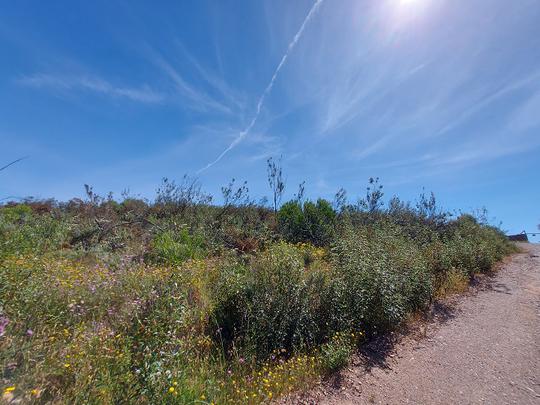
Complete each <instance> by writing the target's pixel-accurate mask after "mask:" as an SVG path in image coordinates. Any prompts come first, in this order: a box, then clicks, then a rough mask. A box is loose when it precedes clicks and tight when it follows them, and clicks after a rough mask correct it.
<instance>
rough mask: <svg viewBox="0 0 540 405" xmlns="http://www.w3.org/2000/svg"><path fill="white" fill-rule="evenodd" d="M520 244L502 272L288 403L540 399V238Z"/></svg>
mask: <svg viewBox="0 0 540 405" xmlns="http://www.w3.org/2000/svg"><path fill="white" fill-rule="evenodd" d="M520 247H522V248H523V249H524V253H521V254H517V255H515V256H513V257H511V258H510V259H509V260H507V262H506V263H505V264H504V265H502V266H501V269H500V271H499V272H498V273H497V274H496V276H494V277H492V278H486V279H483V280H482V281H480V282H479V283H478V285H477V286H476V287H473V288H471V291H470V292H469V293H468V294H466V295H465V296H462V297H459V298H454V299H453V300H449V301H448V302H445V303H443V304H441V303H440V304H437V305H435V306H434V308H433V310H432V316H431V317H430V320H429V321H428V322H421V323H420V324H417V325H416V326H415V327H414V333H407V334H405V335H400V336H388V337H385V338H381V339H379V341H376V342H373V343H372V344H370V345H368V347H366V348H365V349H363V353H361V354H359V355H358V356H357V357H356V358H355V359H354V360H353V362H352V364H351V366H350V367H349V368H348V369H345V370H344V371H342V372H341V373H339V374H338V375H335V376H333V377H331V378H329V379H327V380H325V381H322V382H321V383H320V384H319V385H318V386H317V387H315V388H314V389H313V390H311V391H310V392H307V393H303V394H296V395H295V396H292V397H289V398H285V399H283V403H289V404H291V403H294V404H476V403H485V404H536V405H540V245H532V244H521V245H520Z"/></svg>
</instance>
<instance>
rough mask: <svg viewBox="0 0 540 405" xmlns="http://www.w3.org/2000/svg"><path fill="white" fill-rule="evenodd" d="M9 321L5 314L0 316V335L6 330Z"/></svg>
mask: <svg viewBox="0 0 540 405" xmlns="http://www.w3.org/2000/svg"><path fill="white" fill-rule="evenodd" d="M8 323H9V319H8V318H7V317H5V316H0V336H4V333H5V332H6V326H7V325H8Z"/></svg>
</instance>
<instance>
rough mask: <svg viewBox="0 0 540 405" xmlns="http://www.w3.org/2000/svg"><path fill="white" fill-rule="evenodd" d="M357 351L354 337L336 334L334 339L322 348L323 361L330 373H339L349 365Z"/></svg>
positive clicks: (346, 334) (324, 366)
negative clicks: (338, 371)
mask: <svg viewBox="0 0 540 405" xmlns="http://www.w3.org/2000/svg"><path fill="white" fill-rule="evenodd" d="M354 349H355V339H354V335H353V336H351V334H349V333H340V332H338V333H336V334H335V335H334V336H333V338H332V339H331V340H330V341H329V342H327V343H325V344H323V345H322V346H321V361H322V366H323V368H324V369H325V370H326V371H328V372H334V371H337V370H339V369H341V368H343V367H345V366H346V365H347V363H348V362H349V359H350V357H351V355H352V354H353V351H354Z"/></svg>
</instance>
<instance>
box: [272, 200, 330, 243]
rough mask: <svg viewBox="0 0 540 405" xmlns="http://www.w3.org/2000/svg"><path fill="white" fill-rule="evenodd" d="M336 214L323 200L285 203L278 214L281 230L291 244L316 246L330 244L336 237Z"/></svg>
mask: <svg viewBox="0 0 540 405" xmlns="http://www.w3.org/2000/svg"><path fill="white" fill-rule="evenodd" d="M335 218H336V212H335V211H334V209H333V208H332V206H331V204H330V203H329V202H328V201H326V200H323V199H319V200H317V203H316V204H314V203H312V202H311V201H306V202H305V203H304V204H301V203H300V202H298V201H289V202H288V203H285V204H284V205H283V206H282V207H281V209H280V210H279V212H278V223H279V229H280V232H281V233H282V235H283V237H284V238H285V239H286V240H288V241H289V242H310V243H313V244H314V245H316V246H325V245H328V243H330V241H331V240H332V237H333V235H334V222H335Z"/></svg>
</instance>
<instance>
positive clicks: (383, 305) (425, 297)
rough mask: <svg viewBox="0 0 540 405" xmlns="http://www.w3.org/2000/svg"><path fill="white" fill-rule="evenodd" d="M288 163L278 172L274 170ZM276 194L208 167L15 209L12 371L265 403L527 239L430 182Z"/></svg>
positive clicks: (0, 236)
mask: <svg viewBox="0 0 540 405" xmlns="http://www.w3.org/2000/svg"><path fill="white" fill-rule="evenodd" d="M272 170H273V171H272ZM269 183H270V186H271V188H272V192H273V198H272V199H271V200H272V207H271V208H268V207H267V205H268V204H266V203H265V202H261V203H255V202H253V201H251V200H250V199H249V197H248V190H247V186H246V185H245V184H240V185H238V184H236V183H235V182H234V181H233V182H231V183H230V184H229V185H227V186H226V187H223V190H222V191H223V201H224V203H223V204H222V205H219V206H218V205H214V204H212V199H211V198H210V197H209V196H207V195H206V194H205V193H204V192H203V191H202V190H201V188H200V186H199V185H198V183H197V182H196V181H192V180H190V179H188V178H184V179H183V181H182V182H181V183H179V184H176V183H174V182H172V181H168V180H164V182H163V184H162V185H161V187H160V188H159V189H158V192H157V196H156V198H155V200H154V201H153V202H151V203H150V202H148V201H143V200H141V199H136V198H132V197H129V196H127V195H126V196H124V198H123V200H122V201H121V202H118V201H116V200H114V199H113V198H112V197H110V198H101V197H99V196H97V195H96V194H95V193H94V192H93V190H92V189H91V188H90V187H87V188H86V191H87V198H86V199H85V200H71V201H69V202H67V203H58V202H55V201H35V200H28V201H25V202H21V203H16V204H15V203H12V204H6V205H4V206H2V207H1V208H0V364H1V365H2V374H1V376H0V388H1V389H2V395H3V398H4V400H16V399H21V400H22V401H24V402H25V403H32V402H35V403H47V402H53V403H69V404H71V403H143V404H144V403H147V404H157V403H207V404H218V403H219V404H222V403H260V402H263V401H269V400H271V399H273V398H275V397H276V396H279V395H282V394H284V393H287V392H289V391H292V390H297V389H300V388H302V387H304V386H306V385H308V384H309V383H310V382H312V381H313V380H314V379H315V378H317V377H318V376H320V375H321V374H324V373H327V372H331V371H333V370H336V369H339V368H340V367H342V366H343V365H345V364H346V363H347V361H348V358H349V356H350V354H351V353H352V352H353V350H354V349H355V348H356V347H357V346H358V345H361V344H362V342H364V341H365V340H366V339H369V338H370V337H371V336H373V335H374V334H380V333H383V332H385V331H388V330H390V329H392V328H395V327H396V326H397V325H399V323H400V322H402V321H403V320H404V319H405V318H406V317H407V316H408V315H410V314H411V313H412V312H415V311H421V310H423V309H425V308H426V307H427V306H428V305H429V303H430V302H431V301H432V300H433V299H434V298H436V297H438V296H442V295H445V294H448V293H452V292H454V291H457V290H459V288H461V287H460V286H462V285H463V284H465V285H466V284H467V283H468V280H469V279H470V278H471V277H472V276H473V275H474V274H475V273H485V272H489V271H490V270H491V269H492V266H493V265H494V263H495V262H497V261H498V260H500V259H501V258H502V257H503V256H504V255H506V254H509V253H510V252H511V251H512V249H513V247H512V246H511V245H509V243H508V242H507V241H506V239H505V237H504V236H503V234H502V233H501V232H500V231H499V230H498V229H496V228H494V227H491V226H488V225H487V224H486V223H485V222H484V221H479V220H478V219H475V218H474V217H473V216H471V215H453V216H452V215H449V214H448V213H445V212H444V211H442V210H440V209H439V208H438V207H437V206H436V204H435V199H434V197H433V196H426V195H421V196H420V197H419V199H418V201H416V202H415V203H414V204H409V203H404V202H402V201H400V200H399V199H398V198H395V197H394V198H392V199H390V201H388V202H387V203H384V204H383V200H382V198H383V192H382V187H381V186H379V185H378V181H377V180H373V179H372V180H371V181H370V184H369V187H368V190H367V193H366V195H365V196H364V198H362V199H361V200H359V202H358V203H354V204H351V203H349V202H348V201H347V198H346V193H345V192H344V191H343V190H341V191H340V192H339V193H338V194H337V195H336V199H335V201H333V202H329V201H326V200H323V199H319V200H317V201H306V200H305V199H304V198H303V194H304V193H303V185H302V186H301V187H300V190H299V192H298V194H297V195H296V198H295V199H294V200H292V201H289V202H286V203H284V204H280V202H281V201H280V200H281V195H282V194H283V189H284V185H283V182H282V180H281V171H280V169H279V168H278V167H276V166H275V165H274V167H273V168H272V167H271V165H270V166H269Z"/></svg>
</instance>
